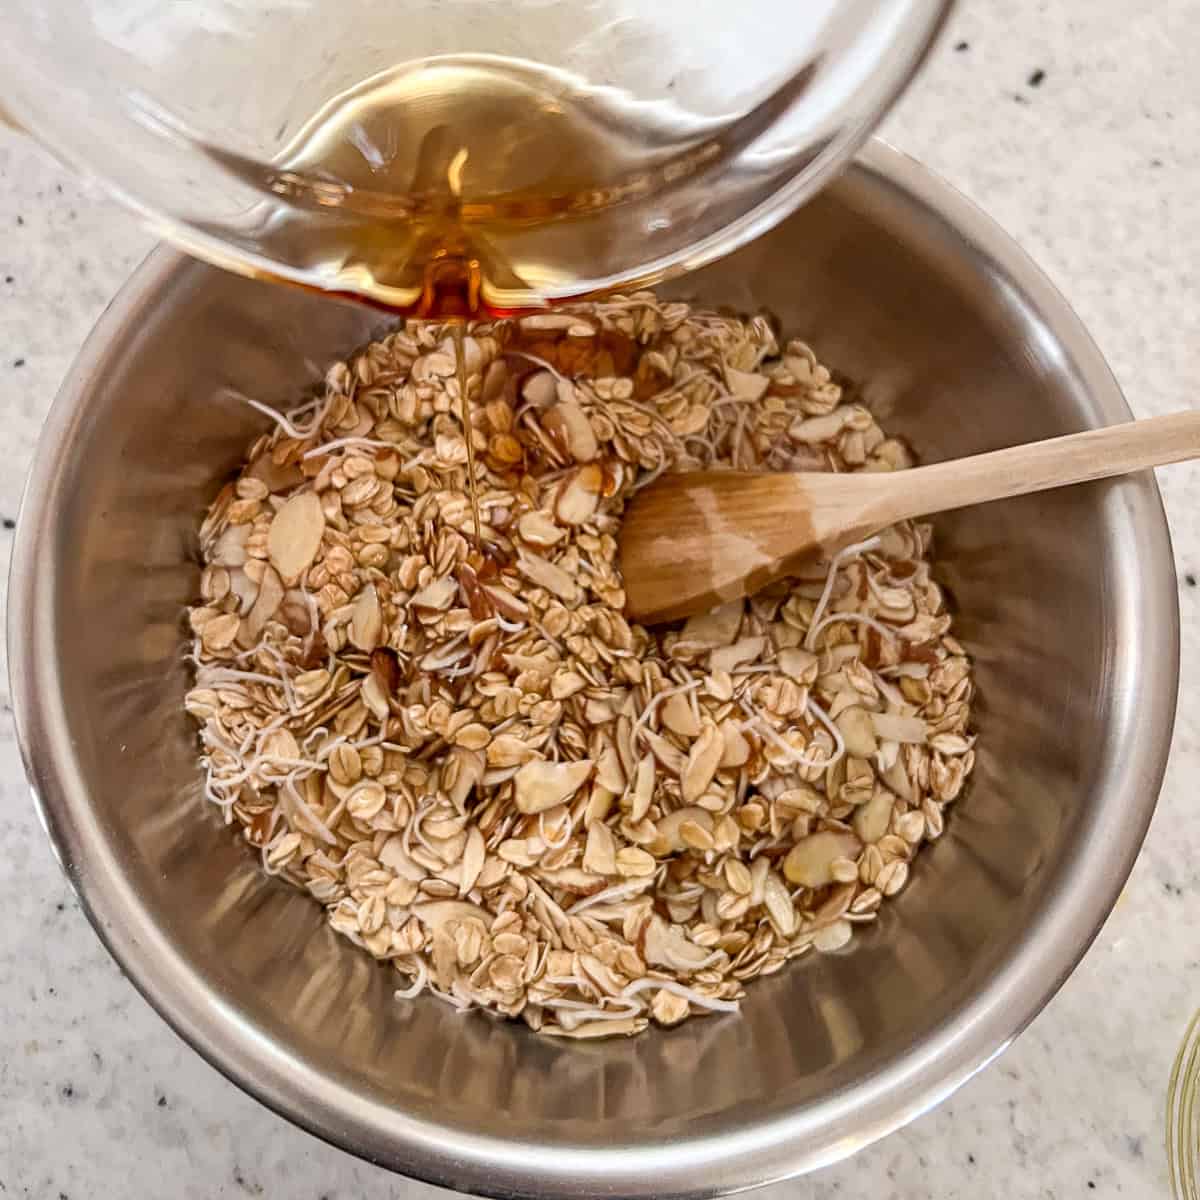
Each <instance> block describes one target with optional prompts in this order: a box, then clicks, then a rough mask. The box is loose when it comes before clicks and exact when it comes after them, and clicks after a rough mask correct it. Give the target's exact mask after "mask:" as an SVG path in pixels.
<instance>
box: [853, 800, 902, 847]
mask: <svg viewBox="0 0 1200 1200" xmlns="http://www.w3.org/2000/svg"><path fill="white" fill-rule="evenodd" d="M895 803H896V802H895V798H894V797H893V795H892V793H891V792H889V791H888V790H887V788H882V787H877V788H876V789H875V791H874V792H873V793H872V795H871V798H870V800H868V801H867V802H866V804H860V805H859V806H858V808H856V809H855V810H854V832H855V833H856V834H857V835H858V836H859V838H860V839H861V840H862V841H863V842H865V843H866V844H867V845H872V844H873V843H875V842H877V841H879V839H880V838H881V837H883V835H884V834H885V833H887V831H888V826H889V825H890V824H891V822H892V810H893V808H894V807H895Z"/></svg>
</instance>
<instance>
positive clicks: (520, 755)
mask: <svg viewBox="0 0 1200 1200" xmlns="http://www.w3.org/2000/svg"><path fill="white" fill-rule="evenodd" d="M536 754H537V751H536V750H534V749H533V747H532V746H530V744H529V743H528V742H527V741H525V740H524V739H523V738H519V737H514V736H513V735H512V734H511V733H501V734H499V735H497V736H496V737H494V738H492V740H491V742H489V743H488V748H487V762H488V766H489V767H517V766H520V765H521V764H522V763H527V762H529V761H530V760H531V759H532V758H534V757H535V756H536Z"/></svg>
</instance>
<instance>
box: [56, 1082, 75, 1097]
mask: <svg viewBox="0 0 1200 1200" xmlns="http://www.w3.org/2000/svg"><path fill="white" fill-rule="evenodd" d="M58 1094H59V1095H60V1096H61V1097H62V1098H63V1099H64V1100H74V1099H75V1087H74V1085H73V1084H70V1083H64V1084H63V1085H62V1087H60V1088H59V1089H58Z"/></svg>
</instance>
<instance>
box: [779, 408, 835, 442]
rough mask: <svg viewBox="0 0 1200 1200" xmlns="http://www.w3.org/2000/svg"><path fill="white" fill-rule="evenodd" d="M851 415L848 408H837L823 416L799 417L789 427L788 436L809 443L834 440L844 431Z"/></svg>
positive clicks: (795, 440) (793, 439)
mask: <svg viewBox="0 0 1200 1200" xmlns="http://www.w3.org/2000/svg"><path fill="white" fill-rule="evenodd" d="M849 416H850V410H849V409H848V408H835V409H834V410H833V412H831V413H826V414H825V416H823V417H807V418H803V417H798V418H797V419H796V420H794V421H793V422H792V423H791V425H790V426H789V427H788V437H790V438H791V439H792V441H794V442H804V443H807V444H808V445H816V443H818V442H828V441H832V440H833V439H834V438H835V437H837V435H838V434H839V433H841V432H842V428H843V427H844V426H845V424H846V418H847V417H849Z"/></svg>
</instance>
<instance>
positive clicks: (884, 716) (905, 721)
mask: <svg viewBox="0 0 1200 1200" xmlns="http://www.w3.org/2000/svg"><path fill="white" fill-rule="evenodd" d="M871 724H872V725H873V726H874V727H875V733H876V735H877V736H878V737H881V738H883V740H884V741H887V742H910V743H912V744H913V745H923V744H924V743H925V741H926V740H927V739H928V736H929V729H928V726H926V724H925V722H924V721H923V720H921V718H920V717H902V716H900V715H899V713H872V714H871Z"/></svg>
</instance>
